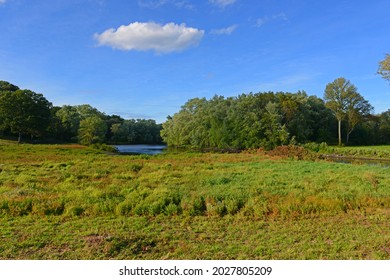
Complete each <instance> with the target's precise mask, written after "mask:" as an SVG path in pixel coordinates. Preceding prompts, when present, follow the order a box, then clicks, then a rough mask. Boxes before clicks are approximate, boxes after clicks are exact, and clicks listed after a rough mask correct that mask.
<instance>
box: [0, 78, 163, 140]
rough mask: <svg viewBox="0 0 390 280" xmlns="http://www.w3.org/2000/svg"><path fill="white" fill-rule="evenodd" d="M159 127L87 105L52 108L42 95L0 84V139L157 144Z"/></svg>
mask: <svg viewBox="0 0 390 280" xmlns="http://www.w3.org/2000/svg"><path fill="white" fill-rule="evenodd" d="M160 130H161V124H156V122H155V121H154V120H144V119H137V120H133V119H132V120H125V119H123V118H121V117H119V116H117V115H112V116H110V115H106V114H104V113H102V112H100V111H99V110H98V109H96V108H94V107H92V106H91V105H89V104H83V105H75V106H71V105H64V106H61V107H59V106H53V105H52V103H50V102H49V101H48V100H46V98H45V97H44V96H43V95H42V94H38V93H35V92H33V91H30V90H21V89H19V87H17V86H15V85H13V84H11V83H9V82H6V81H0V136H3V137H12V136H17V137H18V140H19V142H20V141H21V140H22V136H23V135H25V136H29V138H32V137H39V139H40V140H42V141H48V140H50V141H51V142H53V141H54V142H56V141H61V142H79V143H81V144H86V145H90V144H94V143H110V144H117V143H121V144H160V143H162V139H161V136H160Z"/></svg>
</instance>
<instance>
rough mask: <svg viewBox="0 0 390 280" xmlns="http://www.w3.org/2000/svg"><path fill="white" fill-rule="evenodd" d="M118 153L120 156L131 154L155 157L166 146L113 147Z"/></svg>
mask: <svg viewBox="0 0 390 280" xmlns="http://www.w3.org/2000/svg"><path fill="white" fill-rule="evenodd" d="M114 147H115V148H117V149H118V152H119V153H121V154H132V155H157V154H161V153H162V152H163V151H164V150H165V149H166V147H167V146H166V145H144V144H139V145H115V146H114Z"/></svg>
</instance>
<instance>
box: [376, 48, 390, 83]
mask: <svg viewBox="0 0 390 280" xmlns="http://www.w3.org/2000/svg"><path fill="white" fill-rule="evenodd" d="M378 74H380V75H382V77H383V79H385V80H388V81H390V54H386V56H385V58H384V59H383V60H382V61H380V62H379V68H378Z"/></svg>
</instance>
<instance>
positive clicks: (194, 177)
mask: <svg viewBox="0 0 390 280" xmlns="http://www.w3.org/2000/svg"><path fill="white" fill-rule="evenodd" d="M381 149H382V148H381ZM0 152H1V153H0V167H1V168H0V220H1V224H2V227H1V232H0V236H1V238H2V242H1V243H2V244H1V245H0V258H11V259H13V258H38V259H49V258H66V259H75V258H77V259H80V258H81V259H90V258H92V259H106V258H116V259H118V258H119V259H122V258H124V259H133V258H136V259H143V258H144V259H148V258H149V259H155V258H158V259H160V258H168V259H169V258H181V259H188V258H191V259H196V258H200V259H218V258H222V259H227V258H238V259H248V258H271V259H275V258H276V259H284V258H288V259H329V258H330V259H340V258H341V259H346V258H347V259H349V258H353V259H361V258H362V259H367V258H374V259H386V258H388V257H389V256H390V251H389V249H388V248H389V247H390V246H389V245H390V237H389V235H390V232H389V228H390V224H389V220H390V212H389V210H388V209H390V187H389V186H390V173H389V169H388V168H386V167H380V166H369V165H352V164H348V165H346V164H339V163H331V162H325V161H317V162H315V161H304V160H296V159H288V158H287V159H281V158H280V157H272V156H269V155H265V154H263V153H241V154H215V153H193V152H192V153H172V154H163V155H157V156H142V155H139V156H110V155H107V154H104V153H102V152H100V151H97V150H93V149H88V148H85V147H83V146H79V145H28V144H23V145H16V144H13V143H11V142H4V141H1V142H0ZM362 242H365V243H362Z"/></svg>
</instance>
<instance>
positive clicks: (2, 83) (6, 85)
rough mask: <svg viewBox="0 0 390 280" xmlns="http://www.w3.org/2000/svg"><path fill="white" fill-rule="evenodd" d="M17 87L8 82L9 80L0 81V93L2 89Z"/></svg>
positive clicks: (10, 89) (15, 88) (7, 89)
mask: <svg viewBox="0 0 390 280" xmlns="http://www.w3.org/2000/svg"><path fill="white" fill-rule="evenodd" d="M18 89H19V87H17V86H15V85H13V84H11V83H9V82H6V81H0V93H1V92H2V91H17V90H18Z"/></svg>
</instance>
